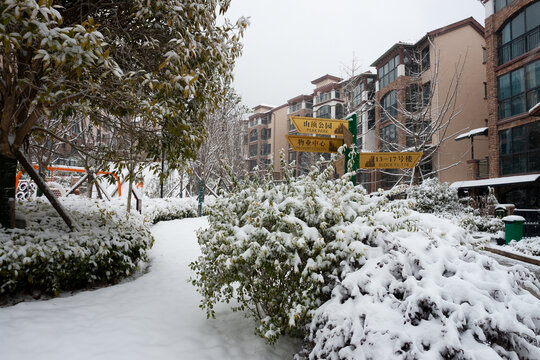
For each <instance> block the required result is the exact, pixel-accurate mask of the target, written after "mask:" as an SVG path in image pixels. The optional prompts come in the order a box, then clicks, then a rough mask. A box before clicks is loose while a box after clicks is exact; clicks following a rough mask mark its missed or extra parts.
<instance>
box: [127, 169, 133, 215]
mask: <svg viewBox="0 0 540 360" xmlns="http://www.w3.org/2000/svg"><path fill="white" fill-rule="evenodd" d="M128 166H129V167H128V168H129V181H128V197H127V212H128V214H129V213H130V212H131V197H132V196H133V194H132V193H131V191H132V189H133V172H134V169H135V165H134V164H133V163H132V162H131V161H130V163H129V165H128Z"/></svg>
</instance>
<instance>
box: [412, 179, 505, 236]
mask: <svg viewBox="0 0 540 360" xmlns="http://www.w3.org/2000/svg"><path fill="white" fill-rule="evenodd" d="M406 191H407V198H408V199H410V200H413V201H414V202H413V209H414V210H417V211H419V212H422V213H435V214H438V215H440V216H442V217H445V218H452V219H454V220H455V221H456V222H457V223H459V225H460V226H461V227H463V228H465V229H467V230H469V231H474V232H488V233H492V234H495V233H497V232H499V231H503V230H504V223H503V222H502V220H501V219H499V218H496V217H494V216H493V215H481V214H480V211H479V210H478V209H473V208H471V207H468V206H464V205H463V204H461V203H460V201H459V198H458V195H457V189H455V188H452V187H450V185H449V184H448V183H441V182H439V180H438V179H437V178H431V179H426V180H425V181H424V182H423V183H421V184H419V185H414V186H409V187H407V190H406ZM488 200H490V201H496V199H495V198H494V197H493V195H492V194H491V193H490V195H489V196H488ZM491 205H493V204H491Z"/></svg>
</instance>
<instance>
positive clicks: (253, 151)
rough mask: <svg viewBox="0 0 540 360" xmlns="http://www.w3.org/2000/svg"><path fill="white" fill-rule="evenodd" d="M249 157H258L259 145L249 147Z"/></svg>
mask: <svg viewBox="0 0 540 360" xmlns="http://www.w3.org/2000/svg"><path fill="white" fill-rule="evenodd" d="M249 156H250V157H251V156H257V144H253V145H249Z"/></svg>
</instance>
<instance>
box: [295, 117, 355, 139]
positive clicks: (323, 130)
mask: <svg viewBox="0 0 540 360" xmlns="http://www.w3.org/2000/svg"><path fill="white" fill-rule="evenodd" d="M290 119H291V121H292V123H293V124H294V127H295V128H296V130H298V132H299V133H301V134H315V135H343V130H338V129H339V128H340V126H341V125H343V126H345V127H347V126H348V124H349V122H348V121H347V120H335V119H319V118H311V117H303V116H291V117H290Z"/></svg>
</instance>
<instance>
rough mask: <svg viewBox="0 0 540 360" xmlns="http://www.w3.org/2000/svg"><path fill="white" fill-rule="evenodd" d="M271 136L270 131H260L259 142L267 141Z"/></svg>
mask: <svg viewBox="0 0 540 360" xmlns="http://www.w3.org/2000/svg"><path fill="white" fill-rule="evenodd" d="M271 136H272V129H266V128H263V129H261V140H268V139H270V137H271Z"/></svg>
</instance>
